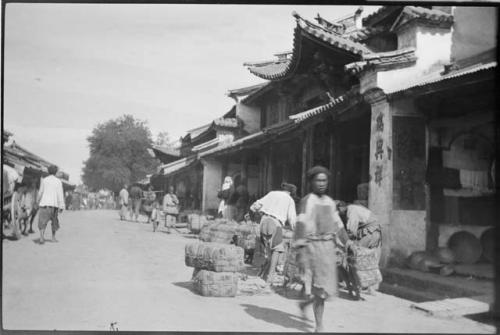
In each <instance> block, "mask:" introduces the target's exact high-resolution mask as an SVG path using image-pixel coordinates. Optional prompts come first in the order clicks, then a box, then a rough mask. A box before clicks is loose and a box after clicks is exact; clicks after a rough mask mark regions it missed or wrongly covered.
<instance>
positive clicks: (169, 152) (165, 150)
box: [153, 145, 181, 157]
mask: <svg viewBox="0 0 500 335" xmlns="http://www.w3.org/2000/svg"><path fill="white" fill-rule="evenodd" d="M153 150H156V151H159V152H161V153H163V154H165V155H169V156H174V157H180V155H181V153H180V151H179V149H175V148H170V147H161V146H158V145H153Z"/></svg>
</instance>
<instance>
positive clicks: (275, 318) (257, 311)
mask: <svg viewBox="0 0 500 335" xmlns="http://www.w3.org/2000/svg"><path fill="white" fill-rule="evenodd" d="M240 306H243V307H244V308H245V312H247V313H248V314H249V315H250V316H252V317H254V318H255V319H258V320H263V321H266V322H269V323H274V324H277V325H280V326H282V327H285V328H293V329H297V330H300V331H303V332H311V331H313V329H314V328H313V326H312V325H311V324H309V323H306V322H305V320H306V319H304V318H302V317H300V316H297V315H293V314H290V313H286V312H282V311H280V310H277V309H272V308H267V307H260V306H255V305H250V304H241V305H240ZM297 310H298V307H297Z"/></svg>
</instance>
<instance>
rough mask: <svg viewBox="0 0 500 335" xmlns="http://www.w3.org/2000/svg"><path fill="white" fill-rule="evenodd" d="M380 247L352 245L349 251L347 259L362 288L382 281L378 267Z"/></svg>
mask: <svg viewBox="0 0 500 335" xmlns="http://www.w3.org/2000/svg"><path fill="white" fill-rule="evenodd" d="M377 253H378V249H376V248H374V249H368V248H364V247H361V246H357V245H354V246H351V247H349V249H348V252H347V261H348V263H349V265H350V266H351V267H352V269H353V270H354V277H355V279H356V282H357V283H358V285H359V286H360V287H361V288H367V287H369V286H372V285H376V284H380V283H381V282H382V274H381V273H380V270H379V267H378V256H377Z"/></svg>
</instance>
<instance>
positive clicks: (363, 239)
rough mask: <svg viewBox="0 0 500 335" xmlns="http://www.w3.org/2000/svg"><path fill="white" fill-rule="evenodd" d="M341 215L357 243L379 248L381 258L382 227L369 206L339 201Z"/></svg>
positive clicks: (370, 288) (378, 252)
mask: <svg viewBox="0 0 500 335" xmlns="http://www.w3.org/2000/svg"><path fill="white" fill-rule="evenodd" d="M337 206H338V209H339V213H340V216H341V217H342V218H343V219H344V221H345V222H346V223H347V224H346V227H347V232H348V234H349V237H350V239H351V240H354V241H355V244H356V245H358V246H360V247H363V248H367V249H377V250H376V254H377V260H378V261H379V260H380V248H381V246H382V228H381V227H380V223H379V222H378V221H377V218H376V216H375V215H374V214H373V213H372V211H370V210H369V209H368V208H366V207H364V206H361V205H354V204H347V203H345V202H343V201H338V203H337ZM378 286H379V284H374V285H371V286H370V287H368V288H367V292H368V293H369V294H373V293H374V291H375V290H377V289H378Z"/></svg>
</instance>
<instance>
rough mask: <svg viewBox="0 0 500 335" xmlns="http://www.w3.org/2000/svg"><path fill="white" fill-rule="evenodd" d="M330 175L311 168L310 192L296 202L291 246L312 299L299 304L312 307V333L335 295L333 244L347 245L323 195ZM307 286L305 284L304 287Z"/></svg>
mask: <svg viewBox="0 0 500 335" xmlns="http://www.w3.org/2000/svg"><path fill="white" fill-rule="evenodd" d="M329 176H330V172H329V171H328V169H326V168H324V167H322V166H315V167H313V168H311V169H310V170H309V171H308V172H307V178H308V180H309V182H310V183H311V187H312V192H311V193H309V194H308V195H306V196H305V197H304V198H303V199H302V200H301V202H300V206H299V213H300V214H299V216H298V217H297V229H296V230H295V241H294V246H295V247H296V248H299V255H300V259H301V269H302V271H305V272H307V273H308V274H309V275H308V276H309V277H310V278H309V280H310V284H311V286H312V287H311V293H312V296H310V297H308V298H307V299H306V300H305V301H303V302H301V303H300V305H299V306H300V309H301V310H302V312H303V313H304V310H305V308H306V307H307V306H308V305H310V304H311V303H312V304H313V310H314V317H315V319H316V331H322V330H323V311H324V308H325V300H327V299H328V298H329V297H332V296H335V295H336V290H337V262H336V257H335V250H336V249H335V248H336V244H341V245H342V244H345V243H346V242H347V241H348V236H347V233H346V231H345V229H344V226H343V223H342V220H341V219H340V217H339V215H338V212H337V207H336V204H335V201H333V199H332V198H330V197H329V196H328V195H326V190H327V187H328V178H329ZM307 284H308V283H306V285H307Z"/></svg>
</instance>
